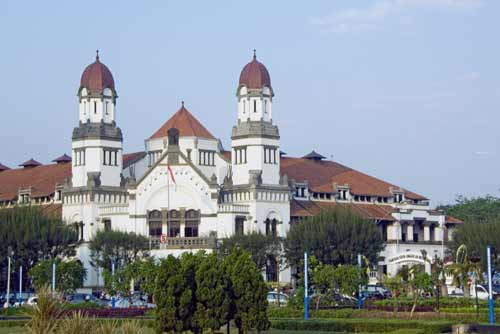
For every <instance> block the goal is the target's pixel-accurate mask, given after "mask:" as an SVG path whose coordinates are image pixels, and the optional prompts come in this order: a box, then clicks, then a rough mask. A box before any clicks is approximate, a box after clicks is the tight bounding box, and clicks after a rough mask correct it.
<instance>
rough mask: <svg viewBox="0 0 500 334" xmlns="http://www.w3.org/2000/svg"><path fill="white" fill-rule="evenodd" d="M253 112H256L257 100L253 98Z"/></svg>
mask: <svg viewBox="0 0 500 334" xmlns="http://www.w3.org/2000/svg"><path fill="white" fill-rule="evenodd" d="M253 112H257V100H253Z"/></svg>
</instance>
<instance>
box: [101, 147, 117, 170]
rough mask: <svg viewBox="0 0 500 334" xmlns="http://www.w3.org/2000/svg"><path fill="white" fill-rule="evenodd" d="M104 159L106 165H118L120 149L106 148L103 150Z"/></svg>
mask: <svg viewBox="0 0 500 334" xmlns="http://www.w3.org/2000/svg"><path fill="white" fill-rule="evenodd" d="M102 161H103V165H104V166H118V151H117V150H116V149H109V148H104V149H103V150H102Z"/></svg>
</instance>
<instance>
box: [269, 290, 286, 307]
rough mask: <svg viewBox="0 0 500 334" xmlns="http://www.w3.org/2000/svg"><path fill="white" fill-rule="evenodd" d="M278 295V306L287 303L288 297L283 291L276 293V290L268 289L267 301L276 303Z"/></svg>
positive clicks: (272, 303)
mask: <svg viewBox="0 0 500 334" xmlns="http://www.w3.org/2000/svg"><path fill="white" fill-rule="evenodd" d="M278 296H279V305H280V306H285V305H286V304H288V299H289V297H288V296H287V295H285V294H284V293H281V292H279V293H278V292H277V291H269V292H268V293H267V302H268V303H269V304H271V305H278Z"/></svg>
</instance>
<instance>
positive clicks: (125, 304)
mask: <svg viewBox="0 0 500 334" xmlns="http://www.w3.org/2000/svg"><path fill="white" fill-rule="evenodd" d="M107 306H108V307H113V300H110V301H109V302H107ZM129 307H138V308H155V307H156V305H155V304H152V303H148V302H146V301H144V300H143V299H142V298H137V297H136V296H134V297H132V303H130V300H129V299H128V298H124V297H118V298H116V299H115V308H129Z"/></svg>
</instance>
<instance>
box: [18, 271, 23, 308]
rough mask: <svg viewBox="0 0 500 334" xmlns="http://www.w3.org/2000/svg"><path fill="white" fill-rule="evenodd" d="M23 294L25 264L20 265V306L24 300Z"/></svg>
mask: <svg viewBox="0 0 500 334" xmlns="http://www.w3.org/2000/svg"><path fill="white" fill-rule="evenodd" d="M22 295H23V266H19V298H18V301H19V306H21V302H22V301H23V299H22Z"/></svg>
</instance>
